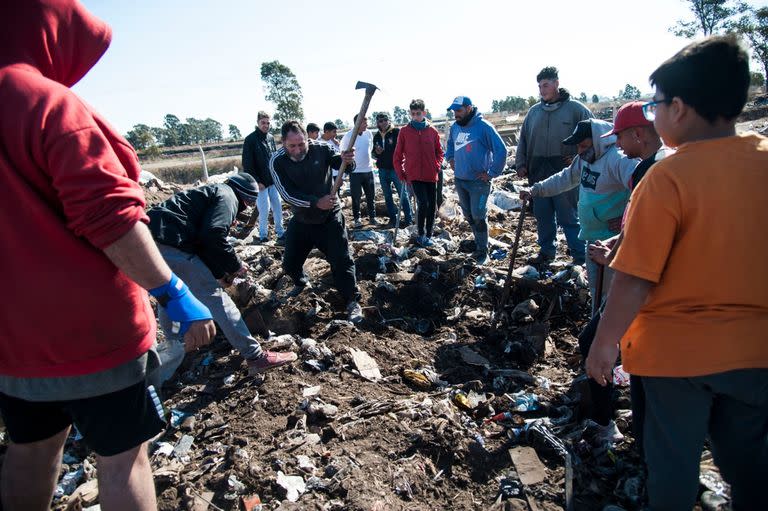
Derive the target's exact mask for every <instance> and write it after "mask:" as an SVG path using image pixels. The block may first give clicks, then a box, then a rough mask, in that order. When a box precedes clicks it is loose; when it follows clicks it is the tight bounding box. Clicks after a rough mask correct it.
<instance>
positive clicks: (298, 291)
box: [288, 282, 312, 298]
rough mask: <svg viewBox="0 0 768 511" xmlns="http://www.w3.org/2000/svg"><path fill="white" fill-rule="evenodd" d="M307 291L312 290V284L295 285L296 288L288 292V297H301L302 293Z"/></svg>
mask: <svg viewBox="0 0 768 511" xmlns="http://www.w3.org/2000/svg"><path fill="white" fill-rule="evenodd" d="M307 289H312V284H310V283H309V282H307V283H306V284H294V286H293V287H292V288H291V290H290V291H288V296H289V297H291V298H293V297H294V296H299V295H300V294H301V293H303V292H304V291H305V290H307Z"/></svg>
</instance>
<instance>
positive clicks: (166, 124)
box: [163, 114, 186, 147]
mask: <svg viewBox="0 0 768 511" xmlns="http://www.w3.org/2000/svg"><path fill="white" fill-rule="evenodd" d="M185 139H186V135H185V133H184V126H183V125H182V124H181V120H179V118H178V117H176V116H175V115H173V114H166V115H165V117H164V118H163V145H164V146H166V147H172V146H177V145H182V144H183V143H184V140H185Z"/></svg>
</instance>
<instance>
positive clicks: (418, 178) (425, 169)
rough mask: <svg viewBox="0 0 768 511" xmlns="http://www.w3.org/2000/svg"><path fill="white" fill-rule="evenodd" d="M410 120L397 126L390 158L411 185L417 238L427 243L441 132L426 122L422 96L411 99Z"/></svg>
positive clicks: (440, 154) (434, 201)
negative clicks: (399, 126)
mask: <svg viewBox="0 0 768 511" xmlns="http://www.w3.org/2000/svg"><path fill="white" fill-rule="evenodd" d="M410 110H411V122H409V123H408V124H406V125H405V126H403V127H402V128H401V129H400V136H399V137H398V138H397V146H396V147H395V154H394V156H393V158H392V162H393V163H394V165H395V172H396V173H397V176H398V177H399V178H400V180H401V181H407V182H408V183H410V184H411V186H412V187H413V193H414V195H416V202H417V204H418V207H419V210H418V212H417V215H416V218H417V220H418V228H419V237H418V238H417V239H416V242H417V243H418V244H419V245H421V246H424V247H430V246H432V245H433V244H434V243H433V242H432V226H433V225H434V223H435V213H436V212H437V207H436V205H437V181H438V172H439V171H440V164H441V163H442V162H443V148H442V146H441V145H440V134H439V133H438V132H437V130H436V129H435V128H434V127H433V126H432V125H430V124H429V123H428V122H427V119H426V117H425V113H424V112H425V107H424V100H421V99H414V100H413V101H411V105H410Z"/></svg>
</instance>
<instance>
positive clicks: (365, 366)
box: [349, 348, 381, 381]
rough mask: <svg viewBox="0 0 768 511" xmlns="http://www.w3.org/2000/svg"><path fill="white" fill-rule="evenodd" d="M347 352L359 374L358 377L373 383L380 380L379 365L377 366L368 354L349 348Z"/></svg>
mask: <svg viewBox="0 0 768 511" xmlns="http://www.w3.org/2000/svg"><path fill="white" fill-rule="evenodd" d="M349 352H350V353H351V354H352V363H353V364H354V365H355V367H356V368H357V370H358V371H359V372H360V376H363V377H365V378H368V379H369V380H373V381H378V380H380V379H381V371H379V364H377V363H376V361H375V360H374V359H373V358H371V356H370V355H369V354H368V353H366V352H365V351H363V350H358V349H355V348H349Z"/></svg>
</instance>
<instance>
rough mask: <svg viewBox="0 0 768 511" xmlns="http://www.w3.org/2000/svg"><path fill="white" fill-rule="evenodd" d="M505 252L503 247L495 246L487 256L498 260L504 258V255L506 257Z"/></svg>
mask: <svg viewBox="0 0 768 511" xmlns="http://www.w3.org/2000/svg"><path fill="white" fill-rule="evenodd" d="M507 253H508V252H507V251H506V250H505V249H503V248H495V249H493V250H491V253H490V254H489V257H490V258H491V259H493V260H494V261H500V260H501V259H504V258H505V257H507Z"/></svg>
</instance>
